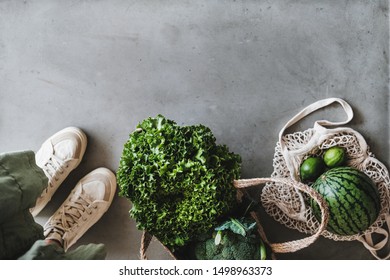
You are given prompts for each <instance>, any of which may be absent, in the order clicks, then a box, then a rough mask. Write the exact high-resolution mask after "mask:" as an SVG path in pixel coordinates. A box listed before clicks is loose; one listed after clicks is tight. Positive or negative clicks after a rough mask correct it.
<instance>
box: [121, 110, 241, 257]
mask: <svg viewBox="0 0 390 280" xmlns="http://www.w3.org/2000/svg"><path fill="white" fill-rule="evenodd" d="M240 168H241V158H240V156H239V155H237V154H234V153H231V152H229V150H228V148H227V147H226V146H225V145H217V144H216V139H215V137H214V136H213V134H212V132H211V130H210V129H209V128H207V127H205V126H203V125H193V126H179V125H177V124H176V123H175V122H174V121H172V120H168V119H166V118H165V117H163V116H161V115H158V116H157V117H155V118H148V119H146V120H144V121H142V122H141V123H139V124H138V126H137V129H136V130H135V131H134V132H133V133H131V134H130V137H129V140H128V141H127V142H126V143H125V145H124V149H123V153H122V157H121V159H120V164H119V168H118V170H117V179H118V185H119V188H120V192H119V195H120V196H124V197H127V198H129V199H130V200H131V202H132V208H131V210H130V216H131V217H132V218H134V219H135V220H136V223H137V227H138V229H140V230H146V231H148V232H149V233H151V234H152V235H154V236H156V237H157V238H158V239H159V241H160V242H161V243H163V244H164V245H166V246H167V247H168V248H169V249H171V250H175V249H176V248H178V247H180V246H183V245H185V244H186V243H188V242H189V241H190V240H192V239H193V238H194V237H196V236H198V235H200V234H203V233H206V232H208V231H209V230H210V229H212V228H213V227H214V226H215V225H216V224H217V220H218V219H219V218H220V217H221V216H224V215H227V214H228V213H229V212H230V211H231V210H232V209H233V208H234V207H235V205H236V189H235V188H234V186H233V180H234V179H238V178H239V175H240Z"/></svg>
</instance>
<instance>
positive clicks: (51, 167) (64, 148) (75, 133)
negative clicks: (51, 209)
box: [30, 127, 87, 216]
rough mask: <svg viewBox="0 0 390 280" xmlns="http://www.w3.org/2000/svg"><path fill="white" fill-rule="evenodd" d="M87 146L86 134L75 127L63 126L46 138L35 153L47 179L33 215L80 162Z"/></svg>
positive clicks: (36, 213)
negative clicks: (47, 181) (63, 127)
mask: <svg viewBox="0 0 390 280" xmlns="http://www.w3.org/2000/svg"><path fill="white" fill-rule="evenodd" d="M86 147H87V136H86V135H85V134H84V132H83V131H81V130H80V129H79V128H76V127H68V128H65V129H63V130H61V131H59V132H57V133H56V134H54V135H53V136H51V137H50V138H49V139H47V140H46V141H45V142H44V143H43V144H42V146H41V148H40V149H39V150H38V152H37V153H36V155H35V161H36V164H37V165H38V166H39V167H40V168H42V169H43V171H44V172H45V174H46V176H47V177H48V179H49V184H48V186H47V188H46V189H45V190H44V191H43V193H42V194H41V196H40V197H38V199H37V201H36V203H35V207H34V208H32V209H30V212H31V214H32V215H33V216H36V215H38V213H39V212H41V210H42V209H43V208H44V207H45V206H46V204H47V203H48V202H49V201H50V200H51V198H52V196H53V194H54V192H55V191H56V190H57V189H58V187H59V186H60V185H61V183H62V182H63V181H64V180H65V178H66V177H67V176H68V175H69V173H70V172H71V171H72V170H73V169H75V168H76V167H77V166H78V165H79V164H80V162H81V159H82V158H83V156H84V153H85V150H86Z"/></svg>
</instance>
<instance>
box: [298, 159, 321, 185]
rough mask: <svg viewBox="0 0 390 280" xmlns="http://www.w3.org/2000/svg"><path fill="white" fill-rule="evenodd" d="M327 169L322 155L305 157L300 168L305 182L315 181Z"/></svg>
mask: <svg viewBox="0 0 390 280" xmlns="http://www.w3.org/2000/svg"><path fill="white" fill-rule="evenodd" d="M324 171H325V164H324V161H323V159H322V158H320V157H309V158H307V159H305V160H304V161H303V162H302V164H301V167H300V168H299V172H300V176H301V180H302V181H303V182H314V181H315V180H316V179H317V178H318V177H320V175H321V174H322V173H324Z"/></svg>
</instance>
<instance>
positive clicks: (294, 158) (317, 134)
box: [258, 98, 390, 259]
mask: <svg viewBox="0 0 390 280" xmlns="http://www.w3.org/2000/svg"><path fill="white" fill-rule="evenodd" d="M332 103H338V104H340V105H341V106H342V108H343V110H344V112H345V113H346V115H347V119H346V120H345V121H341V122H330V121H327V120H319V121H316V122H315V123H314V127H313V128H309V129H307V130H305V131H298V132H294V133H292V134H285V132H286V129H287V128H289V127H291V126H292V125H294V124H296V123H297V122H298V121H300V120H302V119H303V118H304V117H305V116H307V115H309V114H310V113H312V112H314V111H316V110H318V109H320V108H324V107H327V106H329V105H330V104H332ZM352 118H353V111H352V108H351V106H350V105H349V104H348V103H347V102H345V101H344V100H342V99H340V98H327V99H323V100H319V101H317V102H315V103H313V104H311V105H309V106H308V107H306V108H304V109H303V110H302V111H300V112H299V113H298V114H297V115H295V116H294V117H293V118H291V119H290V120H289V121H288V122H287V123H286V124H285V126H284V127H283V128H282V129H281V131H280V133H279V141H278V142H277V144H276V148H275V154H274V159H273V167H274V171H273V173H272V174H271V178H273V179H279V178H285V179H289V180H292V181H294V182H295V184H292V185H291V184H286V183H285V182H281V181H277V180H273V181H268V182H266V184H265V186H264V187H263V189H262V192H261V203H262V205H263V207H264V208H265V211H266V212H267V213H268V214H269V215H270V216H272V217H273V218H274V219H275V220H276V221H278V222H280V223H281V224H283V225H285V226H286V227H288V228H292V229H296V230H298V231H300V232H302V233H306V234H311V235H312V234H318V233H320V234H321V235H322V236H324V237H326V238H329V239H333V240H335V241H352V240H358V241H360V242H361V243H362V244H363V245H364V246H365V247H366V248H367V249H368V250H369V251H370V252H371V253H372V255H373V256H375V257H376V258H378V259H379V258H383V259H387V258H389V257H390V253H389V254H387V255H386V256H384V257H383V256H379V255H378V251H379V250H381V249H383V248H384V247H385V245H386V244H387V241H388V237H389V228H388V225H390V215H389V209H390V207H389V205H390V197H389V194H390V180H389V172H388V170H387V169H386V167H385V166H384V164H383V163H381V162H380V161H379V160H378V159H376V158H375V156H374V154H373V153H372V152H371V151H370V149H369V146H368V145H367V143H366V141H365V139H364V138H363V136H362V135H361V134H360V133H358V132H357V131H355V130H353V129H351V128H348V127H341V126H342V125H345V124H347V123H348V122H350V121H351V119H352ZM333 146H340V147H343V148H344V149H345V152H346V155H347V158H348V160H347V162H346V164H347V165H348V166H351V167H354V168H356V169H359V170H360V171H363V172H364V173H365V174H366V175H368V176H369V177H370V178H371V179H372V180H373V182H374V183H375V184H376V186H377V188H378V191H379V194H380V202H381V210H380V213H379V216H378V217H377V219H376V221H375V222H374V223H373V224H372V225H371V226H370V227H369V228H368V229H367V230H366V231H365V232H363V233H360V234H355V235H347V236H345V235H337V234H334V233H331V232H329V231H327V230H326V229H324V230H322V229H321V225H322V224H320V222H318V221H317V220H316V218H315V217H314V214H313V211H312V209H311V207H310V205H308V203H307V195H306V194H305V193H303V192H302V191H301V190H300V189H299V188H297V186H298V185H299V184H300V183H299V181H300V179H299V167H300V165H301V163H302V162H303V160H305V159H306V158H307V157H308V156H321V155H322V154H323V153H324V151H325V150H327V149H328V148H330V147H333ZM258 181H261V179H258ZM310 196H311V195H310ZM386 224H387V226H386ZM374 233H376V234H379V236H380V237H381V240H379V241H377V242H374V241H373V238H372V236H373V234H374ZM306 244H307V245H309V243H306Z"/></svg>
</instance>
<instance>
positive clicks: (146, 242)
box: [139, 231, 176, 260]
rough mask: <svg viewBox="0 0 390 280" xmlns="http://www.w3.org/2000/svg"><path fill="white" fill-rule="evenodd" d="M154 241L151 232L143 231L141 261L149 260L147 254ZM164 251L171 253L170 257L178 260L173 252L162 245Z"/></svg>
mask: <svg viewBox="0 0 390 280" xmlns="http://www.w3.org/2000/svg"><path fill="white" fill-rule="evenodd" d="M152 239H153V235H152V234H150V233H149V232H147V231H143V232H142V236H141V247H140V250H139V252H140V259H141V260H147V259H148V257H147V256H146V252H147V250H148V248H149V245H150V242H151V241H152ZM161 245H162V246H163V247H164V249H165V250H166V251H167V252H168V253H169V255H170V256H171V257H172V258H173V259H176V256H175V255H174V254H172V252H171V251H170V250H169V249H168V248H167V247H165V246H164V245H163V244H161Z"/></svg>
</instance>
